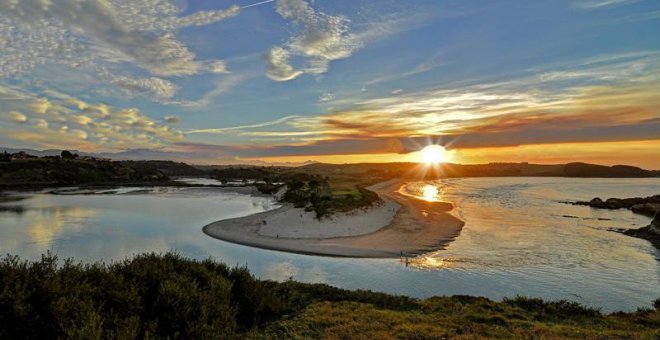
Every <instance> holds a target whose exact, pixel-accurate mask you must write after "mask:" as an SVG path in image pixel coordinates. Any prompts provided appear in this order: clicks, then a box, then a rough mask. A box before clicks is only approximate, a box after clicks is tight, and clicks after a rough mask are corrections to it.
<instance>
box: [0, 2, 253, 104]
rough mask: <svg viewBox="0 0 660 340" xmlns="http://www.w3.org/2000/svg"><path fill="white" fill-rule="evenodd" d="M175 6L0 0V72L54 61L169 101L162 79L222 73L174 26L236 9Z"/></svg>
mask: <svg viewBox="0 0 660 340" xmlns="http://www.w3.org/2000/svg"><path fill="white" fill-rule="evenodd" d="M181 11H182V9H181V8H180V7H178V6H176V5H174V4H173V2H171V1H168V0H145V1H132V0H131V1H129V0H88V1H78V0H49V1H42V0H22V1H14V0H0V50H1V51H2V52H3V56H2V58H1V59H0V77H15V76H17V75H19V74H22V73H25V72H28V71H30V70H32V69H34V68H35V67H37V66H39V65H52V64H59V65H65V66H67V67H69V68H73V69H86V70H91V71H92V72H97V73H98V75H99V76H100V77H99V78H101V79H102V80H105V81H107V82H108V83H110V84H112V85H114V86H115V87H117V88H120V89H123V90H124V91H130V92H138V93H140V94H144V95H145V96H146V97H147V98H155V99H157V100H161V99H163V98H165V99H167V98H171V97H172V96H173V95H174V93H175V92H176V87H175V86H174V85H173V84H172V83H171V82H170V81H169V80H166V79H163V78H164V77H180V76H190V75H195V74H198V73H202V72H209V73H226V72H227V69H226V64H225V63H224V61H222V60H207V61H200V60H197V58H196V56H195V54H194V53H193V52H191V51H190V50H189V49H188V47H187V46H186V45H185V44H184V43H182V42H181V41H179V40H178V38H177V36H176V34H177V33H178V30H180V29H182V28H185V27H190V26H200V25H208V24H211V23H214V22H218V21H221V20H224V19H227V18H230V17H233V16H236V15H237V14H238V13H239V12H240V8H239V7H238V6H231V7H229V8H228V9H225V10H209V11H200V12H195V13H193V14H190V15H188V16H180V15H179V14H180V12H181ZM126 63H128V64H132V65H134V66H137V67H139V68H141V69H143V70H146V71H147V72H148V73H149V74H150V76H147V77H145V76H143V75H139V76H136V75H132V74H125V72H118V69H130V68H126V67H124V64H126ZM108 74H112V76H108Z"/></svg>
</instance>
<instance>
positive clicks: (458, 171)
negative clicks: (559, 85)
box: [297, 163, 660, 178]
mask: <svg viewBox="0 0 660 340" xmlns="http://www.w3.org/2000/svg"><path fill="white" fill-rule="evenodd" d="M297 169H298V171H304V172H309V173H313V174H319V175H323V174H327V175H330V174H335V175H367V176H379V177H385V178H393V177H403V178H438V177H526V176H529V177H610V178H617V177H618V178H640V177H660V171H654V170H644V169H641V168H638V167H634V166H627V165H615V166H605V165H596V164H588V163H568V164H551V165H545V164H529V163H489V164H453V163H445V164H440V165H437V166H433V167H428V166H425V165H423V164H418V163H358V164H322V163H317V164H310V165H305V166H302V167H298V168H297Z"/></svg>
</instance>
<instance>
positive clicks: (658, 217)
mask: <svg viewBox="0 0 660 340" xmlns="http://www.w3.org/2000/svg"><path fill="white" fill-rule="evenodd" d="M649 231H650V232H652V233H655V234H657V235H659V236H660V211H658V212H657V213H655V217H654V218H653V221H651V224H649Z"/></svg>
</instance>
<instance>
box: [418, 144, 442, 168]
mask: <svg viewBox="0 0 660 340" xmlns="http://www.w3.org/2000/svg"><path fill="white" fill-rule="evenodd" d="M420 155H421V157H422V162H424V163H427V164H436V163H444V162H447V161H449V152H447V149H445V148H444V147H442V146H441V145H429V146H426V147H424V149H422V151H420Z"/></svg>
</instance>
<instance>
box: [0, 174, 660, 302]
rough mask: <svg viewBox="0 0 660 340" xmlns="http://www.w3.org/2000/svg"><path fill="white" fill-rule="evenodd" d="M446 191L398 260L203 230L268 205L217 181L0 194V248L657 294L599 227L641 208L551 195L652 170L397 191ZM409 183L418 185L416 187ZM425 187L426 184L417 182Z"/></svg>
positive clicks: (437, 290)
mask: <svg viewBox="0 0 660 340" xmlns="http://www.w3.org/2000/svg"><path fill="white" fill-rule="evenodd" d="M426 185H433V186H435V187H436V188H437V192H436V191H435V190H430V192H433V193H434V194H437V199H438V200H443V201H450V202H453V203H454V204H455V206H456V209H455V210H454V211H453V213H454V214H455V215H456V216H458V217H459V218H461V219H463V220H464V221H466V225H465V227H464V228H463V231H462V232H461V234H460V236H459V237H458V238H457V239H456V240H455V241H454V242H452V243H451V244H450V245H449V246H448V247H447V249H445V250H441V251H437V252H435V253H432V254H427V255H426V256H424V257H421V258H419V259H417V260H415V261H414V263H412V264H411V265H409V266H406V265H405V264H403V263H401V262H400V261H399V260H377V259H342V258H328V257H314V256H305V255H296V254H288V253H283V252H273V251H268V250H261V249H255V248H250V247H245V246H240V245H234V244H230V243H226V242H222V241H218V240H215V239H212V238H210V237H208V236H206V235H204V234H203V233H202V232H201V227H202V226H204V225H206V224H207V223H210V222H212V221H215V220H219V219H224V218H232V217H238V216H244V215H248V214H252V213H256V212H260V211H264V210H267V209H272V208H273V207H275V206H276V202H274V201H273V200H271V199H270V198H266V197H250V196H247V195H242V194H238V193H231V192H228V191H225V190H224V189H220V188H155V189H149V188H122V190H120V191H117V192H114V193H113V191H102V192H100V194H92V195H90V193H89V192H75V191H69V192H68V193H67V194H66V195H50V194H45V193H32V194H25V193H22V194H20V195H23V196H27V198H26V199H24V200H22V201H16V202H9V203H3V204H0V252H1V253H10V254H17V255H20V256H21V257H22V258H24V259H38V258H39V256H40V255H41V254H42V253H44V252H45V251H47V250H50V251H52V252H54V253H56V254H58V255H59V256H61V257H74V258H75V259H78V260H81V261H84V262H91V261H95V260H106V261H111V260H118V259H124V258H126V257H127V256H130V255H132V254H135V253H140V252H145V251H156V252H165V251H169V250H176V251H178V252H179V253H181V254H183V255H186V256H190V257H194V258H199V259H202V258H208V257H213V258H215V259H217V260H221V261H223V262H225V263H228V264H230V265H243V264H246V265H247V266H248V267H249V268H250V270H251V271H252V272H253V273H254V274H255V275H257V276H259V277H261V278H266V279H275V280H286V279H288V278H294V279H296V280H299V281H304V282H324V283H328V284H330V285H334V286H338V287H342V288H348V289H357V288H362V289H371V290H377V291H383V292H388V293H395V294H405V295H410V296H416V297H428V296H433V295H453V294H469V295H480V296H487V297H490V298H493V299H500V298H502V297H505V296H509V297H511V296H515V295H527V296H537V297H543V298H546V299H569V300H574V301H578V302H581V303H583V304H586V305H590V306H594V307H599V308H602V309H603V310H604V311H616V310H624V311H630V310H634V309H636V308H638V307H648V306H650V304H651V302H652V301H653V300H654V299H656V298H659V297H660V266H659V263H660V262H658V260H659V259H660V253H659V252H658V251H657V250H655V248H653V247H652V246H651V244H650V243H649V242H647V241H645V240H640V239H636V238H632V237H628V236H625V235H621V234H618V233H614V232H611V231H609V230H608V228H612V227H622V228H629V227H640V226H643V225H646V224H648V223H649V221H650V219H649V218H647V217H644V216H640V215H635V214H632V213H631V212H629V211H625V210H619V211H606V210H595V209H591V208H588V207H584V206H572V205H567V204H563V203H560V201H562V200H589V199H591V198H593V197H595V196H600V197H602V198H607V197H632V196H647V195H652V194H658V193H660V179H566V178H466V179H449V180H442V181H437V182H428V183H412V184H410V185H408V186H407V187H405V188H403V190H405V191H408V192H409V193H410V194H413V195H415V194H424V192H425V191H424V189H423V188H424V186H426ZM420 189H421V190H420ZM426 192H429V190H426Z"/></svg>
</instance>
